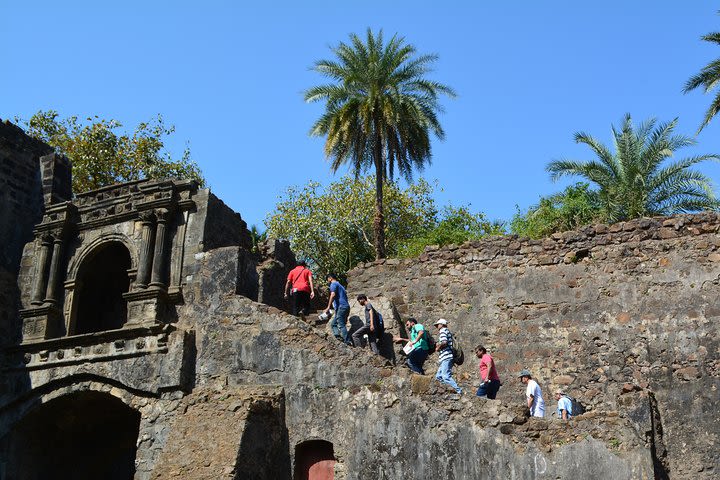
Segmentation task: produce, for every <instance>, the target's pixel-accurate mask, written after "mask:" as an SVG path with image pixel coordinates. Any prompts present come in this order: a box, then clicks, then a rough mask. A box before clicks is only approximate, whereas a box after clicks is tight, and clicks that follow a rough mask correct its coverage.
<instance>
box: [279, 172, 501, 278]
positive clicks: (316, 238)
mask: <svg viewBox="0 0 720 480" xmlns="http://www.w3.org/2000/svg"><path fill="white" fill-rule="evenodd" d="M374 185H375V179H374V178H373V177H372V176H369V177H361V178H359V179H358V178H354V177H352V176H344V177H341V178H340V180H338V181H336V182H333V183H331V184H329V185H328V186H326V187H323V186H321V185H320V184H319V183H317V182H310V183H308V184H307V185H305V186H304V187H290V188H288V189H287V191H286V192H285V194H284V195H282V196H281V197H280V199H279V202H278V204H277V206H276V207H275V211H274V213H272V214H270V215H268V217H267V218H266V220H265V224H266V226H267V235H268V236H269V237H274V238H283V239H287V240H289V241H290V243H291V247H292V249H293V251H294V252H295V253H296V255H297V256H298V258H304V259H306V260H308V261H309V262H310V263H311V264H312V265H313V268H314V269H315V270H316V271H315V274H316V275H318V274H320V275H322V274H325V273H327V272H337V273H338V274H340V275H342V274H344V272H347V271H348V270H350V269H351V268H353V267H355V266H356V265H357V264H358V263H361V262H368V261H370V260H372V259H373V258H374V244H373V241H372V230H373V219H374V218H373V207H374V202H375V187H374ZM433 192H434V187H433V185H432V184H430V183H428V182H427V181H426V180H424V179H420V180H418V181H417V182H415V183H414V184H411V185H409V186H408V187H407V188H405V189H402V188H400V186H398V184H397V183H395V182H388V181H386V182H385V185H384V188H383V197H384V198H383V202H384V204H385V207H386V211H387V222H386V225H385V238H386V240H387V252H388V254H389V255H391V256H393V257H410V256H415V255H418V254H419V253H421V252H422V251H423V249H424V248H425V246H427V245H446V244H448V243H462V242H464V241H466V240H472V239H476V238H480V237H482V236H485V235H493V234H501V233H503V229H502V224H499V223H497V222H490V221H488V220H487V219H486V218H485V216H484V215H483V214H481V213H473V212H471V211H470V209H469V208H468V207H467V206H461V207H445V208H444V209H442V211H438V208H437V207H436V205H435V201H434V200H433Z"/></svg>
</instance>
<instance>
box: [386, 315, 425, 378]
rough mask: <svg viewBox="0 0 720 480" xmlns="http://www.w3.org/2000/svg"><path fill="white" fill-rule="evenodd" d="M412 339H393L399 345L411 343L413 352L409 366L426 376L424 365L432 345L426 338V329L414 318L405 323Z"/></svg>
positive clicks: (408, 362) (408, 357)
mask: <svg viewBox="0 0 720 480" xmlns="http://www.w3.org/2000/svg"><path fill="white" fill-rule="evenodd" d="M405 328H407V331H408V334H409V335H410V338H403V337H393V341H395V342H398V343H404V342H409V343H410V345H411V346H412V347H413V349H412V351H411V352H410V353H408V355H407V362H406V363H407V366H408V367H410V370H412V371H413V372H415V373H419V374H420V375H425V370H423V364H424V363H425V360H427V357H428V354H429V351H430V345H429V344H428V341H427V337H426V336H425V327H423V326H422V325H421V324H419V323H418V322H417V320H415V319H414V318H408V319H407V321H406V322H405Z"/></svg>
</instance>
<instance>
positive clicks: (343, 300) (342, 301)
mask: <svg viewBox="0 0 720 480" xmlns="http://www.w3.org/2000/svg"><path fill="white" fill-rule="evenodd" d="M330 293H335V298H333V306H334V307H335V311H337V310H338V309H339V308H340V307H348V308H350V302H348V298H347V292H346V291H345V287H343V286H342V285H340V282H338V281H334V282H332V283H331V284H330Z"/></svg>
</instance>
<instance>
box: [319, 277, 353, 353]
mask: <svg viewBox="0 0 720 480" xmlns="http://www.w3.org/2000/svg"><path fill="white" fill-rule="evenodd" d="M327 280H328V282H330V298H329V299H328V306H327V308H326V309H325V313H326V314H327V313H329V312H330V308H331V307H334V308H335V316H334V317H333V318H332V320H331V322H330V328H332V332H333V335H335V338H337V339H338V340H340V341H341V342H344V343H346V344H348V345H350V346H351V347H352V346H353V343H352V340H350V336H349V335H348V331H347V319H348V316H349V315H350V302H348V297H347V292H346V291H345V287H343V286H342V285H340V282H338V279H337V275H335V274H334V273H328V276H327Z"/></svg>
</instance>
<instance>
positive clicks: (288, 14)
mask: <svg viewBox="0 0 720 480" xmlns="http://www.w3.org/2000/svg"><path fill="white" fill-rule="evenodd" d="M718 9H720V4H718V3H715V2H707V1H699V0H695V1H686V2H680V1H677V0H643V1H628V0H606V1H602V2H600V1H598V2H578V1H543V2H529V1H526V2H437V1H432V2H431V1H417V0H416V1H406V0H403V1H387V0H385V1H363V2H356V1H342V2H340V1H337V0H336V1H322V2H321V1H310V0H308V1H304V2H295V1H293V2H263V3H261V2H252V3H250V2H247V3H244V2H229V1H228V2H218V1H205V2H198V1H193V2H185V1H173V2H169V1H168V2H160V1H144V2H136V1H128V0H125V1H121V2H98V1H92V2H75V1H67V2H57V1H52V2H35V1H31V0H27V1H10V0H5V1H2V2H0V62H1V65H2V71H1V72H0V118H3V119H12V118H13V117H15V116H16V115H19V116H21V117H24V118H28V117H30V116H31V115H32V114H33V113H35V112H36V111H38V110H40V109H55V110H57V111H59V112H60V113H61V114H62V115H65V116H69V115H78V116H89V115H100V116H102V117H106V118H115V119H118V120H120V121H121V122H123V123H124V124H125V125H126V126H128V127H134V126H135V125H136V124H137V123H138V122H140V121H143V120H148V119H150V118H151V117H153V116H154V115H156V114H158V113H161V114H162V115H163V116H164V118H165V119H166V121H167V122H168V123H171V124H174V125H175V126H176V128H177V131H176V133H175V134H174V135H173V141H172V142H171V145H170V149H171V151H172V152H173V153H175V154H176V155H178V156H179V155H180V154H181V153H182V150H183V148H184V145H185V143H186V142H188V143H189V145H190V148H191V151H192V154H193V158H194V159H195V160H196V161H197V162H198V164H199V165H200V167H201V168H202V170H203V173H204V174H205V176H206V178H207V180H208V182H209V184H210V187H211V189H212V190H213V192H214V193H215V194H217V195H218V196H219V197H220V198H222V199H223V200H224V201H225V202H226V203H227V204H229V205H230V206H231V207H233V208H234V209H235V210H237V211H238V212H240V213H241V215H242V216H243V218H244V219H245V220H246V221H247V222H248V223H249V224H253V223H257V224H261V223H262V220H263V218H264V217H265V215H266V214H267V213H268V212H270V211H272V209H273V207H274V205H275V203H276V200H277V197H278V195H280V194H281V193H282V192H283V190H284V189H285V188H286V187H287V186H289V185H294V184H304V183H306V182H307V181H308V180H311V179H313V180H318V181H321V182H323V183H327V182H328V181H330V180H331V179H332V176H331V174H330V173H329V168H328V163H327V161H326V160H325V159H324V157H323V150H322V148H323V140H322V139H318V138H310V137H308V130H309V128H310V126H311V125H312V123H313V121H314V120H315V119H316V118H317V117H318V116H319V114H320V112H321V110H322V105H320V104H313V105H308V104H305V103H304V102H303V100H302V92H303V91H304V90H305V89H306V88H308V87H310V86H312V85H314V84H316V83H320V82H321V81H322V79H321V78H320V77H319V76H318V75H317V74H315V73H313V72H311V71H310V70H309V67H310V66H311V65H312V64H313V62H314V61H315V60H317V59H320V58H327V57H330V56H331V54H330V51H329V48H328V47H329V46H331V45H335V44H337V42H339V41H342V40H346V39H347V37H348V34H349V33H350V32H357V33H363V32H364V31H365V30H366V29H367V27H371V28H373V29H379V28H382V29H384V31H385V33H386V34H393V33H396V32H397V33H399V34H401V35H403V36H405V38H406V40H407V41H408V42H410V43H413V44H414V45H415V46H416V47H417V49H418V51H419V52H420V53H437V54H438V55H439V56H440V60H439V61H438V62H437V64H436V71H435V73H434V74H433V77H434V78H435V79H437V80H440V81H442V82H444V83H446V84H448V85H450V86H452V87H453V88H455V90H456V91H457V92H458V94H459V96H458V98H457V99H455V100H452V101H450V100H447V101H445V102H444V105H445V113H444V114H442V116H441V121H442V123H443V125H444V127H445V130H446V139H445V141H443V142H440V141H435V142H434V144H433V153H434V155H433V165H432V167H430V168H428V169H426V171H425V173H424V176H425V177H426V178H428V179H430V180H433V179H437V180H438V181H439V183H440V185H441V186H442V187H443V189H444V190H443V191H442V192H440V193H438V195H437V200H438V202H439V203H440V204H445V203H448V202H452V203H453V204H455V205H458V204H467V203H469V204H471V205H472V208H473V209H475V210H479V211H483V212H485V213H486V214H487V215H488V216H489V217H491V218H494V219H504V220H507V219H509V218H510V217H511V216H512V214H513V213H514V211H515V205H516V204H517V205H519V206H520V207H521V208H527V207H528V206H529V205H531V204H533V203H536V202H537V200H538V198H539V196H540V195H547V194H550V193H553V192H556V191H559V190H561V189H562V188H563V186H564V185H565V184H566V183H568V182H565V183H561V184H552V183H551V182H550V181H549V179H548V175H547V174H546V173H545V171H544V168H545V165H546V164H547V163H548V162H549V161H550V160H553V159H557V158H561V157H569V158H577V159H588V158H590V155H589V151H588V150H587V149H586V148H583V147H582V146H579V145H575V144H574V142H573V133H574V132H576V131H579V130H582V131H586V132H588V133H591V134H593V135H595V136H596V137H598V138H600V139H601V140H603V141H604V142H607V143H609V142H610V126H611V124H619V123H620V121H621V119H622V117H623V115H624V114H625V113H626V112H629V113H631V114H632V115H633V117H634V118H635V119H636V120H637V121H638V122H639V121H640V120H643V119H646V118H648V117H651V116H654V117H657V118H658V119H660V120H671V119H673V118H674V117H679V118H680V125H679V132H681V133H685V134H694V133H695V131H696V130H697V127H698V125H699V123H700V121H701V119H702V116H703V113H704V111H705V109H706V107H707V106H708V105H709V102H710V101H711V97H710V96H708V95H703V94H702V93H701V92H695V93H691V94H689V95H683V94H682V92H681V90H682V87H683V85H684V83H685V81H686V80H687V79H688V77H689V76H690V75H692V74H694V73H696V72H697V71H698V70H699V69H700V68H701V67H702V66H703V65H705V64H706V63H707V62H709V61H710V60H712V59H715V58H717V57H720V48H717V47H716V48H713V46H712V45H709V44H706V42H702V41H700V38H699V37H700V36H701V35H703V34H705V33H708V32H711V31H715V30H720V16H718V15H717V10H718ZM719 133H720V118H718V119H716V120H715V121H714V122H713V123H711V125H710V126H709V127H708V128H706V129H705V130H704V131H703V132H702V133H701V134H700V135H699V136H698V142H699V144H698V146H697V147H696V148H694V149H687V150H685V151H682V150H681V151H680V154H681V155H682V156H686V155H691V154H694V153H720V139H719V135H718V134H719ZM702 170H703V171H705V172H706V173H707V174H709V175H710V176H711V177H712V178H713V181H714V182H715V185H716V187H717V186H718V185H720V165H718V164H710V165H707V166H705V167H703V169H702Z"/></svg>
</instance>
